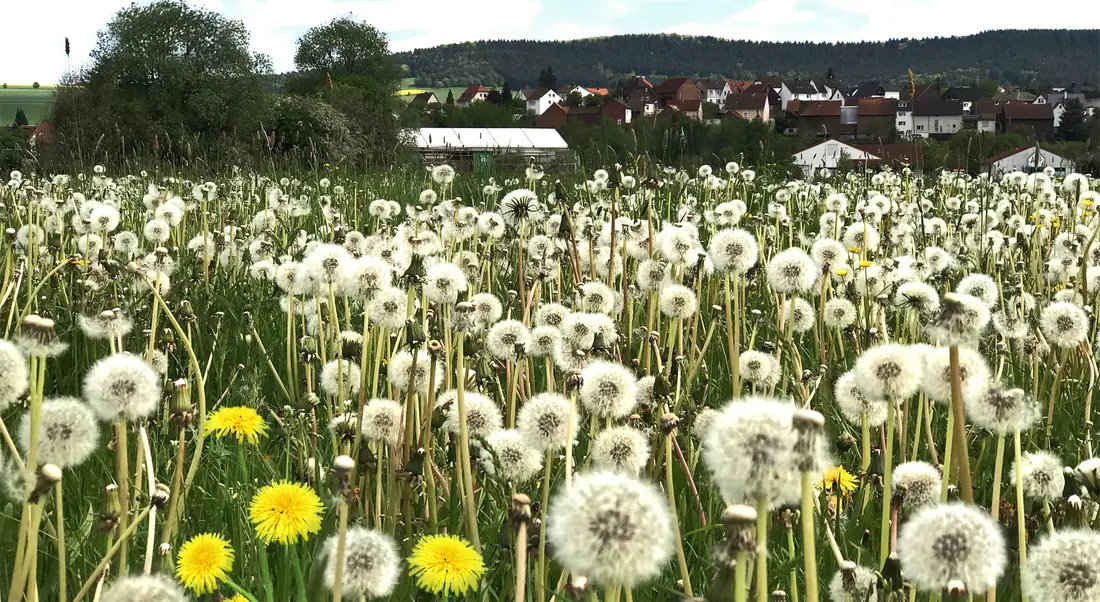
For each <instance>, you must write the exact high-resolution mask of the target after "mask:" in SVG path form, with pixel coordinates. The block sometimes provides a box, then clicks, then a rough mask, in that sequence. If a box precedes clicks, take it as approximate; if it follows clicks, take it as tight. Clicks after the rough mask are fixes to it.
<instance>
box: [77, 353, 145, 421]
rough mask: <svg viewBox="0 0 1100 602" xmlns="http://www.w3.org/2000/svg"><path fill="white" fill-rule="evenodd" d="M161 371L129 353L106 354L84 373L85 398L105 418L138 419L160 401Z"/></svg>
mask: <svg viewBox="0 0 1100 602" xmlns="http://www.w3.org/2000/svg"><path fill="white" fill-rule="evenodd" d="M160 395H161V388H160V375H159V374H157V372H156V370H154V369H153V367H152V366H151V365H149V362H146V361H145V360H143V359H141V358H140V357H138V356H136V355H133V354H130V353H116V354H114V355H109V356H107V357H105V358H103V359H101V360H99V361H97V362H96V363H95V364H93V365H92V367H91V369H89V370H88V372H87V373H86V374H85V376H84V399H86V400H87V401H88V404H89V405H91V406H92V409H93V410H95V413H96V414H97V415H99V418H100V419H101V420H103V421H104V422H119V421H123V420H129V421H133V420H137V419H139V418H145V417H146V416H148V415H149V414H152V413H153V411H154V410H156V409H157V405H159V404H160Z"/></svg>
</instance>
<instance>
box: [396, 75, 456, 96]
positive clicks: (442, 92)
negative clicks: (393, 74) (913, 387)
mask: <svg viewBox="0 0 1100 602" xmlns="http://www.w3.org/2000/svg"><path fill="white" fill-rule="evenodd" d="M415 81H416V80H415V79H413V78H411V77H406V78H405V79H404V80H402V82H401V90H399V91H398V93H399V94H400V93H401V91H404V90H417V91H420V92H432V93H434V94H435V98H436V100H438V101H439V102H444V101H446V100H447V92H453V93H454V96H455V100H458V97H459V96H461V95H462V92H463V91H465V90H466V87H465V86H461V87H457V88H425V87H424V86H418V85H416V84H415V83H414V82H415ZM413 96H414V95H413V94H403V95H402V98H404V99H405V100H406V101H407V102H411V101H412V99H413Z"/></svg>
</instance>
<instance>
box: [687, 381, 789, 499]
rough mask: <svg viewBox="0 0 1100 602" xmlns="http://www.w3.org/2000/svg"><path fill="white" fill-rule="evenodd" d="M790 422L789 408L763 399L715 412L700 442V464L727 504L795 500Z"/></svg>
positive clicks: (742, 400) (734, 403) (740, 402)
mask: <svg viewBox="0 0 1100 602" xmlns="http://www.w3.org/2000/svg"><path fill="white" fill-rule="evenodd" d="M793 416H794V405H793V404H791V403H789V402H786V401H780V400H778V399H770V398H764V397H742V398H740V399H736V400H734V401H732V402H730V403H728V404H727V405H726V406H725V407H724V408H722V409H721V410H719V412H718V416H716V417H715V419H714V421H713V424H712V425H711V427H710V429H709V432H708V433H707V437H706V439H704V440H703V460H704V461H705V462H706V465H707V467H708V468H709V469H710V472H711V478H712V480H713V481H714V483H715V484H716V485H718V488H719V490H720V491H721V492H722V497H723V499H725V501H726V503H727V504H750V505H754V504H756V502H757V500H758V499H763V500H764V501H765V502H767V503H768V504H770V505H779V504H785V503H795V502H797V500H799V499H800V496H801V477H800V473H799V471H798V469H797V467H796V466H795V461H796V458H795V454H794V447H795V445H796V443H797V435H796V433H795V430H794V426H793Z"/></svg>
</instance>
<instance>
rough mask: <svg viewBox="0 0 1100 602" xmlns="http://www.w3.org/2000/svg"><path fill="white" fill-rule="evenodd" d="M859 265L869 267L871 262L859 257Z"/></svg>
mask: <svg viewBox="0 0 1100 602" xmlns="http://www.w3.org/2000/svg"><path fill="white" fill-rule="evenodd" d="M859 267H861V268H869V267H871V262H870V261H867V260H866V259H861V260H860V262H859Z"/></svg>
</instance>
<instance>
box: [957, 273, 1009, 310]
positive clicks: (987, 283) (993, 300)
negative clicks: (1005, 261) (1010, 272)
mask: <svg viewBox="0 0 1100 602" xmlns="http://www.w3.org/2000/svg"><path fill="white" fill-rule="evenodd" d="M955 292H956V293H960V294H963V295H970V296H971V297H977V298H978V299H980V300H981V302H982V303H985V305H986V307H993V306H994V305H997V303H998V302H999V301H1000V298H1001V292H1000V289H998V288H997V281H996V280H993V278H992V277H990V276H987V275H985V274H970V275H968V276H966V277H965V278H963V279H962V280H960V281H959V284H958V285H956V286H955Z"/></svg>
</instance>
